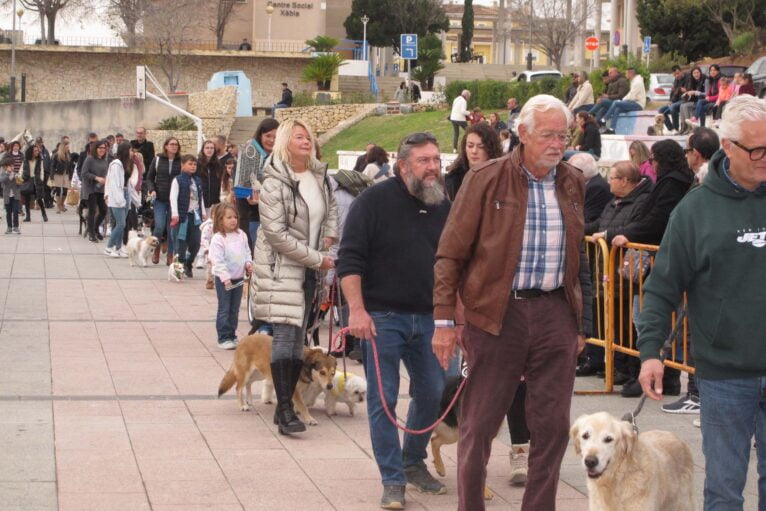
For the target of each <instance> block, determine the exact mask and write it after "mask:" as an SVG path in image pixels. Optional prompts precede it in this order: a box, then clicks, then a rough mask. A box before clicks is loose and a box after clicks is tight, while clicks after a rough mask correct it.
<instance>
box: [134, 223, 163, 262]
mask: <svg viewBox="0 0 766 511" xmlns="http://www.w3.org/2000/svg"><path fill="white" fill-rule="evenodd" d="M159 244H160V240H158V239H157V238H156V237H155V236H148V237H146V238H140V237H139V236H138V233H137V232H136V231H130V233H128V247H127V248H128V260H129V261H130V265H131V266H136V265H138V266H141V267H143V268H146V267H147V266H149V258H150V256H151V253H152V251H153V250H154V249H155V248H157V246H158V245H159Z"/></svg>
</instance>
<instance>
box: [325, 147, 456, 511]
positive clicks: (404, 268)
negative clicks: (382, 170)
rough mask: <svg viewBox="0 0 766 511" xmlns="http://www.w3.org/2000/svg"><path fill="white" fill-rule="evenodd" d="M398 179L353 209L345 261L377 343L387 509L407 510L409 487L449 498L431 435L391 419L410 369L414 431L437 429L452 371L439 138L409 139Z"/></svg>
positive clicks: (379, 448)
mask: <svg viewBox="0 0 766 511" xmlns="http://www.w3.org/2000/svg"><path fill="white" fill-rule="evenodd" d="M395 174H396V175H395V177H394V178H393V179H388V180H386V181H384V182H382V183H379V184H377V185H375V186H373V187H371V188H368V189H367V190H365V191H364V192H363V193H362V194H361V195H360V196H359V197H358V198H357V199H356V200H355V201H354V202H353V204H352V205H351V209H350V210H349V214H348V218H347V220H346V225H345V228H344V230H343V236H342V242H341V245H340V250H339V253H338V264H337V271H338V275H339V276H340V278H341V287H342V289H343V294H344V296H345V297H346V300H347V301H348V304H349V312H350V316H349V328H350V330H351V331H350V333H351V335H353V336H354V337H358V338H360V339H368V340H369V339H372V338H375V340H376V341H377V348H378V355H379V362H380V379H381V381H382V382H383V393H384V394H385V396H381V395H380V394H379V391H378V382H377V379H378V376H379V375H378V372H377V369H376V366H375V362H374V360H373V355H372V349H371V346H370V344H369V343H368V342H363V343H362V353H363V362H364V365H365V370H366V373H367V378H368V382H369V385H368V392H367V412H368V417H369V423H370V436H371V439H372V447H373V452H374V454H375V460H376V462H377V464H378V469H379V470H380V474H381V479H382V483H383V497H382V498H381V502H380V505H381V507H382V508H384V509H403V507H404V489H405V486H406V485H407V484H410V485H412V486H414V487H415V488H416V489H418V490H419V491H421V492H426V493H433V494H441V493H444V492H445V491H446V489H445V487H444V485H443V484H442V483H440V482H439V481H437V480H436V479H434V477H433V476H432V475H431V474H430V473H429V472H428V469H427V468H426V465H425V462H424V460H425V458H426V447H427V445H428V441H429V438H430V434H425V435H410V434H405V435H404V443H403V444H400V442H399V435H398V433H397V430H396V427H395V426H394V425H393V424H392V423H391V422H390V421H389V419H388V417H386V414H385V411H384V409H383V402H382V400H381V399H383V397H384V398H385V400H386V404H387V406H388V409H389V410H391V412H392V413H394V414H395V413H396V412H395V410H396V402H397V396H398V395H399V367H400V364H401V362H404V366H405V368H406V369H407V372H408V373H409V377H410V382H411V383H410V388H409V393H410V396H412V401H411V402H410V406H409V411H408V413H407V427H408V428H411V429H416V430H417V429H423V428H426V427H428V426H430V425H431V424H433V423H434V421H436V418H437V415H438V412H439V401H440V399H441V394H442V390H443V389H444V370H443V369H442V368H441V367H440V366H439V361H438V360H437V359H436V357H435V356H434V354H433V352H432V349H431V337H432V336H433V332H434V320H433V300H432V295H433V285H434V272H433V267H434V261H435V257H436V248H437V246H438V244H439V237H440V236H441V232H442V228H443V227H444V224H445V222H446V220H447V215H448V213H449V208H450V205H449V201H448V200H447V197H446V193H445V189H444V181H443V178H442V174H441V156H440V152H439V145H438V143H437V142H436V138H435V137H434V136H433V135H432V134H430V133H414V134H412V135H409V136H407V137H406V138H404V140H402V142H401V144H400V145H399V151H398V154H397V161H396V170H395Z"/></svg>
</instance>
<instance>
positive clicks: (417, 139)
mask: <svg viewBox="0 0 766 511" xmlns="http://www.w3.org/2000/svg"><path fill="white" fill-rule="evenodd" d="M426 142H433V143H434V144H435V143H436V137H435V136H434V134H433V133H431V132H428V131H421V132H418V133H413V134H411V135H407V137H405V139H404V140H402V145H405V144H406V145H420V144H425V143H426Z"/></svg>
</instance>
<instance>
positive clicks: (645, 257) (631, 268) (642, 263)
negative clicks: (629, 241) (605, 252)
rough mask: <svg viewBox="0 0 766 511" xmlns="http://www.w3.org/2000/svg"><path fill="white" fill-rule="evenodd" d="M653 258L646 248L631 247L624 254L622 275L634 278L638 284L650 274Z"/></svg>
mask: <svg viewBox="0 0 766 511" xmlns="http://www.w3.org/2000/svg"><path fill="white" fill-rule="evenodd" d="M651 264H652V258H651V256H650V255H649V252H647V251H646V250H638V249H635V248H629V249H628V250H626V251H625V253H624V254H623V256H622V264H621V265H620V276H621V277H622V278H624V279H626V280H633V282H635V283H636V284H638V283H639V282H641V281H643V280H644V277H646V276H647V275H648V274H649V268H650V267H651Z"/></svg>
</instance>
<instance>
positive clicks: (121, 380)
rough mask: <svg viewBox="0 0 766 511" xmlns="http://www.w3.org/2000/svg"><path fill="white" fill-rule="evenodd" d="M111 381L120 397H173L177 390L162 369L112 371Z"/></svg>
mask: <svg viewBox="0 0 766 511" xmlns="http://www.w3.org/2000/svg"><path fill="white" fill-rule="evenodd" d="M111 375H112V380H113V381H114V388H115V390H116V391H117V394H120V395H128V396H129V395H139V396H153V395H173V394H178V389H177V388H176V386H175V385H174V384H173V381H172V380H171V379H170V376H168V374H167V372H166V371H165V369H164V368H162V369H157V370H154V371H152V370H143V369H142V370H138V371H112V372H111Z"/></svg>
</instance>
